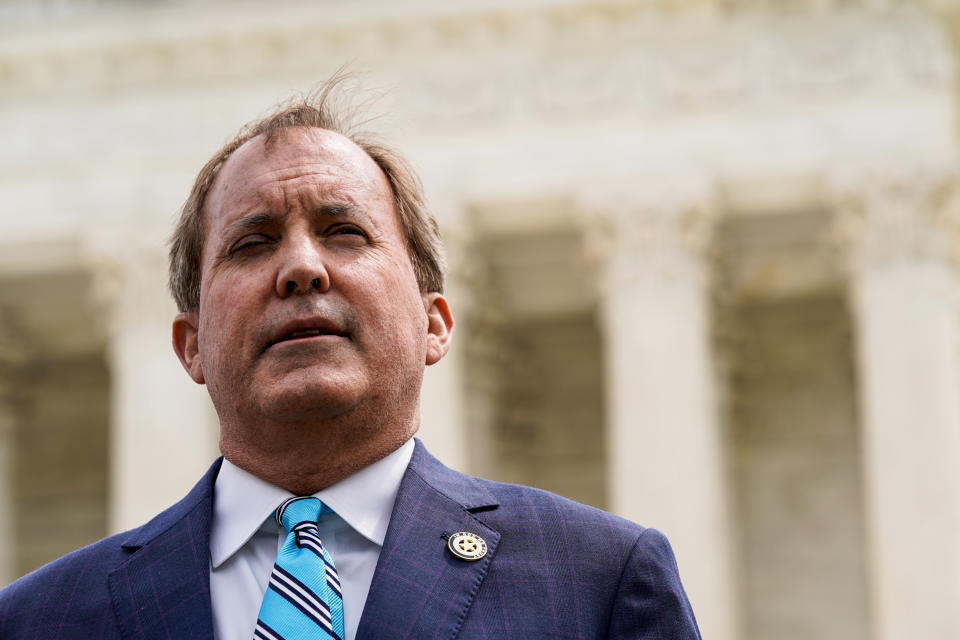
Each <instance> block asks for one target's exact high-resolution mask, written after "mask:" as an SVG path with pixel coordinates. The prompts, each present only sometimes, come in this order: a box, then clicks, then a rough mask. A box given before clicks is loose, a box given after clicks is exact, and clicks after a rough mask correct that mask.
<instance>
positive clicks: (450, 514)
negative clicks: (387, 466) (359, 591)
mask: <svg viewBox="0 0 960 640" xmlns="http://www.w3.org/2000/svg"><path fill="white" fill-rule="evenodd" d="M496 507H497V500H496V499H495V498H494V496H493V495H492V494H491V493H490V492H489V491H488V490H487V489H486V488H485V487H484V486H483V485H482V484H480V483H479V482H478V481H477V480H475V479H473V478H470V477H469V476H465V475H463V474H460V473H458V472H456V471H453V470H451V469H448V468H447V467H445V466H443V465H442V464H441V463H440V462H439V461H437V460H436V459H435V458H434V457H433V456H431V455H430V454H429V453H427V451H426V449H425V448H424V446H423V444H422V443H421V442H420V441H419V440H418V441H417V443H416V448H415V449H414V452H413V458H412V459H411V460H410V466H409V467H407V471H406V473H405V474H404V477H403V480H402V481H401V483H400V491H399V493H398V494H397V501H396V503H395V505H394V508H393V515H392V517H391V520H390V526H389V528H388V529H387V537H386V540H385V541H384V545H383V550H382V551H381V552H380V560H379V562H378V563H377V571H376V573H375V574H374V577H373V583H372V584H371V585H370V593H369V595H368V596H367V602H366V605H365V606H364V609H363V616H362V617H361V618H360V627H359V628H358V629H357V640H366V639H371V640H372V639H374V638H376V639H377V640H391V639H394V638H395V639H398V640H399V639H400V638H411V637H413V638H420V637H433V638H453V637H455V636H456V635H457V633H459V630H460V627H461V625H462V624H463V620H464V619H465V618H466V616H467V613H468V611H469V609H470V606H471V605H472V604H473V601H474V598H475V597H476V594H477V591H478V588H479V586H480V584H481V583H482V582H483V579H484V577H485V576H486V574H487V571H488V570H489V568H490V564H491V562H492V561H493V558H494V555H495V554H496V550H497V545H498V544H499V542H500V533H499V532H498V531H496V530H494V529H493V528H492V527H490V526H488V525H487V524H486V523H484V522H483V521H482V520H481V517H482V513H478V512H481V511H486V510H490V509H494V508H496ZM460 531H466V532H469V533H473V534H475V535H478V536H480V537H481V538H483V539H484V541H485V542H486V545H487V552H486V555H485V556H484V557H483V558H481V559H479V560H476V561H473V562H468V561H464V560H460V559H458V558H456V557H454V556H453V555H452V554H451V553H450V552H449V551H448V550H447V539H448V538H449V537H450V536H451V535H452V534H454V533H457V532H460Z"/></svg>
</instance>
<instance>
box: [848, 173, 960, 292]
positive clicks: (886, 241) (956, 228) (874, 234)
mask: <svg viewBox="0 0 960 640" xmlns="http://www.w3.org/2000/svg"><path fill="white" fill-rule="evenodd" d="M832 195H833V199H834V202H835V206H836V215H837V218H836V223H835V225H834V236H835V238H836V240H837V241H839V242H840V243H841V244H842V245H843V246H844V248H845V249H846V250H847V252H848V254H847V255H848V262H849V266H850V268H851V270H852V271H853V273H854V275H857V274H858V273H859V272H860V271H862V270H863V269H869V268H872V267H877V266H882V265H885V264H890V263H894V262H899V261H912V262H918V261H931V260H933V261H948V262H950V263H952V264H954V265H957V264H958V262H960V171H958V169H957V168H956V167H937V168H926V169H924V168H915V169H912V170H904V171H901V172H897V173H893V172H872V173H864V174H861V175H860V176H858V177H856V178H847V179H842V180H838V181H837V182H836V183H835V184H834V185H833V186H832Z"/></svg>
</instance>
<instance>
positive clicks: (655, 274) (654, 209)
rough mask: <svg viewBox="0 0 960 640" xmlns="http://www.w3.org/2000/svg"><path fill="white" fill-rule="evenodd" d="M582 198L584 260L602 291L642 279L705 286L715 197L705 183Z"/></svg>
mask: <svg viewBox="0 0 960 640" xmlns="http://www.w3.org/2000/svg"><path fill="white" fill-rule="evenodd" d="M644 184H645V186H644V188H642V189H640V188H639V187H631V186H630V185H618V186H615V187H612V188H608V189H605V190H604V191H602V192H596V193H594V194H592V195H587V196H585V197H584V198H582V200H581V202H582V205H581V208H582V210H583V211H584V215H583V216H582V217H581V223H582V225H583V228H584V231H585V233H584V239H585V244H586V254H587V257H588V260H590V261H591V262H594V263H598V264H600V265H601V267H602V271H603V272H604V273H605V276H604V277H603V278H602V287H604V288H611V287H612V288H617V287H620V286H627V285H629V284H631V283H633V282H636V281H638V280H641V279H650V278H654V279H665V280H676V279H684V280H692V281H694V282H695V283H698V284H705V283H706V278H705V276H706V275H707V272H706V267H707V266H708V264H709V257H710V256H709V249H710V247H711V241H712V236H713V229H714V223H715V220H716V217H717V214H718V196H717V190H716V188H715V186H714V184H713V183H712V182H711V181H709V180H705V179H700V178H699V177H697V178H691V179H689V180H681V179H675V180H665V179H662V180H660V181H659V182H653V181H652V180H644Z"/></svg>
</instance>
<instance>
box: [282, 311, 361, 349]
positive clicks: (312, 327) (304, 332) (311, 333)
mask: <svg viewBox="0 0 960 640" xmlns="http://www.w3.org/2000/svg"><path fill="white" fill-rule="evenodd" d="M319 336H336V337H340V338H349V337H350V336H349V334H348V332H347V331H345V330H344V329H342V328H341V327H340V326H338V325H337V323H336V322H334V321H332V320H330V319H327V318H304V319H299V320H294V321H292V322H287V323H285V324H283V325H282V326H281V327H279V328H278V329H277V330H276V331H273V332H271V338H270V340H269V341H268V343H267V348H268V349H269V348H270V347H272V346H274V345H276V344H280V343H283V342H291V341H294V340H304V339H309V338H316V337H319Z"/></svg>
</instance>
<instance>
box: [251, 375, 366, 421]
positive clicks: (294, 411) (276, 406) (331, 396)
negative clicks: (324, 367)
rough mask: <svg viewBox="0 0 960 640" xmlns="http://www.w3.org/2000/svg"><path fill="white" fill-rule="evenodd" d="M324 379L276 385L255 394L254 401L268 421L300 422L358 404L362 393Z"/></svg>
mask: <svg viewBox="0 0 960 640" xmlns="http://www.w3.org/2000/svg"><path fill="white" fill-rule="evenodd" d="M324 382H325V383H326V384H322V383H317V382H316V381H311V382H308V383H304V384H297V385H277V386H275V387H273V388H271V389H269V390H268V391H267V392H266V393H259V394H255V395H256V398H255V404H256V406H257V407H258V409H259V413H260V414H261V415H262V416H263V417H264V418H266V419H267V420H276V421H279V422H302V421H304V420H318V419H324V418H332V417H335V416H337V415H342V414H345V413H347V412H349V411H350V410H351V409H353V408H355V407H356V406H357V405H358V404H359V403H360V399H361V397H362V395H363V394H362V393H361V392H360V390H359V389H356V388H355V387H353V386H352V385H344V384H333V385H331V384H329V382H330V381H329V380H327V381H324Z"/></svg>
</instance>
